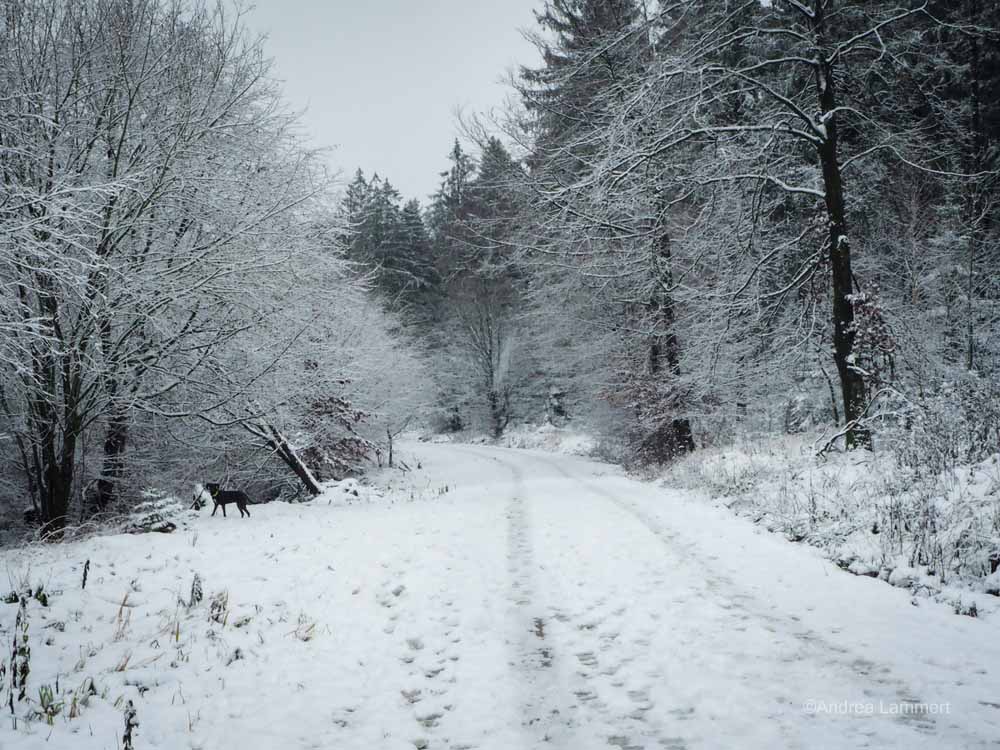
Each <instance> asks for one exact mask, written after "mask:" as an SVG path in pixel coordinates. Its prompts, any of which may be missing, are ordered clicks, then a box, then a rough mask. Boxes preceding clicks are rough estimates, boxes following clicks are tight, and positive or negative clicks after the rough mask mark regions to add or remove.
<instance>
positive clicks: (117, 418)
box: [94, 411, 128, 511]
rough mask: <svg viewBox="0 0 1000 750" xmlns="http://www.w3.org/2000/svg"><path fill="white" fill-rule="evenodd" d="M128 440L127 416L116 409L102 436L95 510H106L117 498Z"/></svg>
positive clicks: (123, 471) (123, 470)
mask: <svg viewBox="0 0 1000 750" xmlns="http://www.w3.org/2000/svg"><path fill="white" fill-rule="evenodd" d="M127 442H128V418H127V417H126V415H125V414H124V413H122V412H118V411H116V412H115V413H113V414H112V415H111V418H110V420H109V422H108V429H107V433H106V434H105V437H104V462H103V465H102V467H101V476H100V478H99V479H98V480H97V496H96V497H95V498H94V504H95V506H96V508H95V509H96V510H102V511H103V510H107V509H108V508H109V507H110V506H111V505H112V504H113V503H114V502H115V501H116V500H117V499H118V495H119V490H120V487H121V480H122V477H123V476H124V474H125V461H124V455H125V446H126V443H127Z"/></svg>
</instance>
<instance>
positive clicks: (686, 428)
mask: <svg viewBox="0 0 1000 750" xmlns="http://www.w3.org/2000/svg"><path fill="white" fill-rule="evenodd" d="M654 232H655V239H654V251H655V255H654V257H653V268H654V280H655V283H656V289H655V291H654V292H653V295H652V299H651V300H650V304H649V307H650V310H651V311H652V312H653V316H654V319H655V322H656V324H657V325H658V326H659V327H660V328H661V329H662V334H654V335H653V340H652V342H650V345H649V373H650V375H652V376H653V378H654V379H656V378H657V377H658V376H659V375H660V373H661V372H662V371H663V363H664V361H665V362H666V365H667V368H666V371H667V373H668V376H669V377H670V378H672V379H674V380H676V379H678V378H679V377H680V374H681V362H680V360H681V356H680V354H681V351H680V349H681V347H680V340H679V339H678V338H677V333H676V331H675V330H674V321H675V317H676V316H675V313H674V299H673V296H672V295H671V292H670V289H671V287H672V286H673V272H672V270H671V247H670V233H669V232H668V231H667V229H666V227H663V226H661V225H660V224H659V222H657V224H656V225H655V226H654ZM674 402H675V403H674V404H673V405H672V407H673V408H674V409H676V407H677V406H678V405H679V404H678V403H677V399H674ZM644 444H645V445H644V451H645V452H646V453H647V454H648V455H650V456H651V457H652V458H653V459H654V460H655V461H656V462H658V463H665V462H667V461H670V460H672V459H674V458H677V457H678V456H681V455H683V454H684V453H690V452H692V451H693V450H694V437H693V436H692V433H691V422H690V420H689V419H688V418H687V417H672V418H669V419H667V420H664V421H663V422H661V423H659V424H658V425H657V427H656V429H655V430H654V431H653V433H652V434H651V435H649V436H648V437H647V438H646V439H645V440H644Z"/></svg>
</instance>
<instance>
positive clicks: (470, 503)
mask: <svg viewBox="0 0 1000 750" xmlns="http://www.w3.org/2000/svg"><path fill="white" fill-rule="evenodd" d="M418 451H419V454H420V455H421V459H422V463H423V465H424V467H425V468H426V469H427V470H428V471H429V473H430V474H431V475H432V476H438V477H440V480H441V481H445V482H447V483H448V484H449V486H450V487H453V488H454V489H453V491H454V492H455V495H456V498H461V500H460V501H459V502H458V503H457V505H456V506H455V510H456V512H458V513H459V514H460V515H461V517H466V514H475V516H476V517H477V521H476V522H475V523H472V524H465V523H463V522H459V523H458V525H457V527H453V528H452V529H451V531H450V532H449V536H448V537H446V539H447V541H446V542H445V544H444V545H443V546H442V547H440V548H437V547H436V546H435V545H428V546H427V547H426V548H424V549H423V550H422V554H426V556H427V557H426V558H425V559H424V560H423V561H422V562H423V563H424V564H427V565H432V564H433V563H432V560H433V559H435V558H437V556H438V555H439V554H443V555H444V557H445V559H447V560H448V563H446V565H445V570H444V571H442V572H441V576H440V578H441V584H442V591H448V592H449V593H448V594H447V595H446V599H447V601H446V607H445V608H444V609H443V610H442V609H435V608H434V607H432V608H431V609H429V610H426V611H424V612H423V613H422V614H419V615H416V616H415V619H416V620H419V621H421V627H420V628H418V629H421V630H429V631H433V629H434V622H435V618H436V617H438V616H439V615H442V616H443V617H444V620H443V621H442V622H443V625H444V627H445V628H446V629H445V631H444V634H445V636H446V638H447V637H448V636H452V635H453V634H454V633H455V629H458V631H459V633H460V634H461V635H460V637H461V638H470V639H471V640H472V642H471V643H469V644H467V645H466V649H467V654H468V657H469V659H470V661H472V662H473V663H474V664H475V665H476V666H474V667H472V668H471V669H470V667H469V666H466V667H465V668H463V669H456V670H453V671H452V673H451V674H449V676H448V680H447V682H446V684H447V685H448V689H447V691H445V692H446V693H447V694H450V695H451V694H457V695H459V696H461V698H459V699H456V702H455V704H454V705H452V706H451V708H450V709H448V710H446V711H443V712H441V713H442V717H441V718H440V720H439V722H438V726H437V727H435V728H434V732H433V733H428V734H429V735H430V734H433V735H434V736H435V737H436V738H439V739H438V740H437V744H438V745H441V746H447V745H448V744H449V743H447V742H445V740H444V738H449V740H450V741H451V744H452V745H453V746H454V745H459V746H460V745H462V744H463V743H467V744H469V745H472V746H486V747H566V748H590V747H594V748H597V747H607V746H609V745H611V746H620V747H634V748H654V747H667V748H685V747H692V748H694V747H741V748H750V747H761V748H774V747H787V748H792V747H802V748H817V747H843V748H858V747H874V748H885V747H907V748H912V747H923V746H926V747H974V746H977V745H984V746H985V745H987V744H988V743H990V742H993V741H996V740H997V738H1000V705H998V704H1000V701H998V700H997V699H998V697H1000V693H998V688H1000V647H998V645H997V643H996V641H997V639H996V635H997V630H996V628H995V626H991V625H988V624H984V623H980V622H974V621H971V620H968V619H965V618H958V617H955V616H954V615H952V614H950V613H948V612H947V611H945V610H944V609H943V608H937V607H935V608H933V611H931V610H928V609H925V610H924V611H915V610H914V609H913V606H912V605H911V604H910V601H909V597H908V596H907V595H905V594H904V593H903V592H900V591H898V590H895V589H891V588H889V587H887V586H885V584H882V583H879V582H876V581H871V580H868V579H861V578H855V577H852V576H848V575H845V574H844V573H842V572H841V571H839V570H836V569H835V568H834V567H833V566H832V565H831V564H829V563H828V562H826V561H823V560H822V559H821V558H819V557H818V556H816V555H815V554H814V553H813V551H812V550H809V549H805V548H801V547H797V546H793V545H789V544H788V543H786V542H784V541H783V540H780V539H778V538H776V537H773V536H771V535H769V534H766V533H764V532H761V531H760V530H758V529H756V528H754V527H752V526H750V525H749V524H747V523H746V522H744V521H740V520H738V519H735V518H732V517H729V516H728V514H726V513H724V512H720V511H719V510H718V509H714V508H710V507H707V506H705V505H702V504H699V503H696V502H692V501H691V500H685V499H683V498H679V497H678V498H671V497H665V496H664V493H663V491H662V490H657V489H655V488H653V487H651V486H649V485H645V484H641V483H638V482H634V481H632V480H629V479H627V478H624V477H622V476H620V474H619V473H618V472H617V471H616V470H614V469H610V468H609V467H604V466H601V465H597V464H593V463H591V462H588V461H584V460H581V459H576V458H569V457H565V456H554V455H543V454H538V453H532V452H525V451H508V450H502V449H492V448H482V447H476V448H471V447H458V446H421V447H420V448H419V449H418ZM443 519H444V516H443V515H442V514H435V515H434V517H433V520H431V519H428V520H429V521H430V522H431V524H437V523H441V522H442V521H443ZM483 532H485V533H483ZM469 572H473V573H474V574H473V575H471V576H467V575H466V574H467V573H469ZM479 581H481V584H478V582H479ZM477 587H479V596H480V597H481V601H480V603H479V606H477V605H476V601H475V600H476V593H477V592H476V589H477ZM461 589H464V592H462V594H460V595H457V596H456V595H454V594H455V593H457V592H459V590H461ZM458 601H461V602H465V603H467V604H468V605H470V608H469V609H466V610H465V611H462V610H463V607H458V608H455V607H456V604H455V603H456V602H458ZM463 623H468V625H469V627H467V628H464V629H463V628H462V625H463ZM446 650H447V649H446ZM449 658H450V657H449ZM431 673H432V671H428V672H422V671H421V669H417V670H414V671H413V672H412V673H411V674H410V677H411V678H412V679H414V680H416V681H418V682H420V681H421V674H422V675H423V678H424V680H423V684H422V686H421V687H420V689H421V690H422V694H424V693H426V694H427V695H429V696H432V697H433V696H435V694H436V693H437V692H438V689H437V683H435V682H434V680H436V679H437V677H433V678H432V677H430V676H429V675H430V674H431ZM450 700H451V699H450V698H449V701H450ZM918 706H919V707H920V708H919V709H917V707H918ZM924 707H926V711H924ZM934 711H937V712H938V713H933V714H932V713H931V712H934ZM417 714H419V710H418V711H417ZM451 714H454V715H453V716H452V715H451ZM463 714H464V715H463ZM449 724H450V725H451V726H453V727H455V728H456V729H457V728H458V727H462V728H464V729H465V732H464V733H462V734H459V733H455V734H454V735H452V736H449V732H448V728H449ZM479 732H482V733H481V734H480V733H479ZM501 738H503V739H501Z"/></svg>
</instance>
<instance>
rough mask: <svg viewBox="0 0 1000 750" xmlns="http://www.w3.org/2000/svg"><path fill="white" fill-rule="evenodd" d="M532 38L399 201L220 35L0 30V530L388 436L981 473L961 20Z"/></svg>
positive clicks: (652, 20)
mask: <svg viewBox="0 0 1000 750" xmlns="http://www.w3.org/2000/svg"><path fill="white" fill-rule="evenodd" d="M540 5H541V7H540V8H539V10H538V11H537V12H536V26H535V28H534V29H533V30H531V31H530V33H531V35H532V39H533V41H534V42H535V44H536V45H537V47H538V49H539V52H540V53H541V57H540V60H541V61H540V63H538V64H537V65H536V66H534V67H531V66H525V67H522V68H520V69H518V70H517V71H515V72H513V73H512V74H511V76H510V85H511V92H512V94H513V96H512V97H511V103H510V105H509V106H508V108H507V109H506V110H505V111H503V112H499V113H495V114H494V116H492V117H490V118H483V119H475V118H473V119H472V120H470V121H468V122H466V123H464V125H465V128H464V131H465V136H466V137H464V138H463V139H462V140H461V141H456V143H455V145H454V147H453V148H452V150H451V152H450V153H448V154H446V155H443V159H442V164H443V166H444V169H443V171H442V173H441V175H440V188H439V189H438V190H437V192H436V193H435V194H434V195H433V196H430V199H429V200H428V201H427V203H426V205H421V204H420V203H419V202H418V201H416V200H414V199H408V198H406V197H404V196H401V195H400V193H399V192H398V191H397V190H396V189H395V188H394V187H393V186H392V184H391V179H392V176H391V175H375V174H366V173H365V172H364V171H363V170H358V172H357V173H356V174H355V175H353V177H351V178H349V179H348V181H347V182H346V184H344V185H341V186H340V187H339V188H338V186H337V185H336V184H335V183H333V182H331V181H330V180H329V179H328V178H327V177H326V176H325V175H324V174H323V171H322V170H321V168H320V167H319V162H318V159H317V156H316V155H315V154H312V153H310V152H309V151H308V149H306V148H305V147H304V146H303V145H302V141H301V140H300V138H299V137H298V135H297V133H296V130H295V122H294V118H292V117H291V116H289V115H288V114H287V112H286V111H285V109H284V108H283V106H282V104H281V100H280V95H279V91H278V89H277V87H276V85H275V84H274V82H273V80H272V79H271V77H270V73H269V68H268V64H267V62H266V61H265V58H264V56H263V54H262V51H261V47H260V43H259V41H256V40H254V39H253V38H251V37H249V36H248V35H247V33H246V32H245V30H244V27H243V24H242V19H241V18H240V17H239V15H238V14H236V13H235V12H234V11H233V10H232V9H230V8H228V6H225V5H221V6H212V7H204V6H201V5H196V4H192V3H190V2H186V1H184V0H131V1H129V2H126V1H125V0H78V1H77V2H68V1H67V0H44V1H43V2H22V1H19V0H8V1H7V2H6V3H4V4H3V5H2V6H0V7H3V9H4V11H3V12H4V16H5V18H4V21H5V26H4V28H3V29H2V30H0V61H2V70H0V75H2V76H3V79H2V84H3V85H2V91H3V92H4V93H3V94H0V150H2V154H3V161H2V164H0V171H2V173H3V187H2V191H3V192H2V194H0V222H2V231H0V263H2V266H0V281H2V283H3V296H2V298H0V326H2V328H3V343H2V347H0V367H2V368H3V385H2V391H0V419H2V423H0V458H2V460H3V465H2V467H0V481H2V483H3V484H2V485H0V494H2V496H3V498H5V500H6V502H7V503H8V505H10V506H11V507H13V506H14V505H16V504H18V499H19V498H20V499H22V500H23V498H25V497H30V498H31V499H32V502H31V503H29V504H33V505H34V506H35V507H36V508H37V509H38V512H39V517H40V518H41V519H43V520H45V521H47V522H49V523H53V524H55V525H56V526H58V525H60V524H61V523H64V522H66V520H67V519H70V518H71V519H73V520H75V519H76V515H74V514H80V515H84V514H86V513H89V512H93V511H96V510H103V509H109V508H112V507H115V506H116V504H118V505H121V504H127V503H128V502H131V501H133V500H134V499H135V498H136V497H137V493H139V492H140V491H141V490H142V489H144V488H147V487H164V486H168V485H169V486H173V485H175V484H176V483H177V482H179V481H182V480H194V479H199V478H201V477H203V476H207V475H208V474H209V473H211V474H212V476H222V475H227V476H233V477H238V478H240V479H241V481H243V482H250V481H257V482H258V483H259V484H260V486H261V487H262V488H265V489H266V492H268V493H269V494H270V495H271V496H275V495H277V494H279V493H280V492H282V491H285V492H293V491H295V489H296V488H300V489H301V488H305V489H306V490H308V491H309V492H315V491H316V490H317V489H318V484H319V482H321V481H322V480H323V479H326V478H330V477H338V476H342V475H344V474H345V473H349V472H353V471H357V470H358V469H359V467H361V466H363V465H365V464H366V462H371V461H375V462H379V461H381V460H383V457H384V456H386V455H387V452H388V450H389V449H390V448H391V444H392V440H393V439H394V437H395V436H396V435H398V434H399V433H400V432H401V431H402V430H404V429H407V428H408V427H410V426H416V425H421V426H430V427H433V428H434V429H438V430H442V431H462V430H467V431H474V432H480V431H482V432H487V433H489V434H491V435H493V436H494V437H500V436H501V435H502V434H503V432H504V431H505V429H506V428H507V427H508V425H510V424H511V423H512V422H515V421H534V422H538V421H542V420H545V419H548V420H549V421H552V422H556V423H562V422H563V421H566V420H574V421H577V422H579V423H582V424H584V425H585V426H586V428H587V429H589V430H592V431H595V432H597V433H599V434H601V435H602V436H604V437H605V438H606V440H607V441H608V443H609V444H611V445H614V446H616V450H617V451H618V455H619V456H621V457H624V458H626V459H628V460H633V461H639V462H663V461H669V460H671V459H672V458H675V457H677V456H678V455H680V454H682V453H686V452H688V451H691V450H695V449H696V448H697V447H699V446H704V445H709V444H716V443H719V442H723V441H725V440H728V439H730V438H731V437H732V435H733V434H734V431H736V430H737V429H744V430H750V431H752V430H759V431H772V432H778V431H787V432H798V431H802V430H805V429H811V428H825V429H826V435H827V438H826V439H825V440H824V441H823V444H822V445H820V446H819V447H820V448H827V447H832V446H834V445H836V446H842V447H845V448H862V449H865V448H868V449H870V448H876V449H881V448H882V446H883V445H884V446H887V447H889V448H891V449H893V450H896V451H897V452H898V453H899V455H900V457H901V458H902V459H904V460H906V461H909V462H913V463H917V464H922V465H926V464H927V463H928V462H936V463H935V465H938V464H941V462H946V461H951V462H955V461H971V460H976V459H978V458H980V457H982V456H983V455H985V454H986V453H989V452H991V451H995V450H996V449H997V445H998V444H1000V325H998V322H1000V271H998V268H1000V237H998V235H1000V222H998V219H1000V206H998V199H997V187H998V174H1000V143H998V139H1000V97H998V96H997V91H998V90H1000V36H998V29H1000V8H998V7H997V6H996V4H994V3H988V2H983V0H947V1H946V0H938V1H931V0H928V2H922V3H918V2H905V1H903V0H896V1H895V2H890V1H883V0H865V1H864V2H861V1H860V0H770V1H768V0H746V1H744V2H740V1H738V0H721V1H716V0H712V1H709V0H680V1H678V2H669V1H667V0H664V1H663V2H652V1H642V0H549V1H548V2H545V3H541V4H540ZM386 95H387V96H391V92H386ZM282 477H287V478H288V479H282ZM24 504H25V503H23V502H20V504H19V506H18V507H20V506H23V505H24Z"/></svg>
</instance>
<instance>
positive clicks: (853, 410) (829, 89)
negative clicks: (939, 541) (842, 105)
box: [813, 0, 872, 449]
mask: <svg viewBox="0 0 1000 750" xmlns="http://www.w3.org/2000/svg"><path fill="white" fill-rule="evenodd" d="M813 12H814V16H813V24H814V31H815V34H816V42H817V44H816V46H817V58H818V60H819V62H818V64H817V66H816V88H817V92H818V95H819V109H820V113H821V116H822V117H823V118H824V120H823V122H824V125H825V128H826V135H825V137H824V138H823V139H822V141H821V143H820V144H819V145H818V146H817V153H818V156H819V161H820V167H821V168H822V171H823V186H824V189H825V193H826V213H827V222H828V224H829V240H828V241H829V243H830V248H829V261H830V273H831V289H832V296H833V358H834V362H835V363H836V365H837V375H838V376H839V378H840V391H841V398H842V399H843V402H844V419H845V421H846V423H847V432H846V433H845V440H846V442H847V447H848V449H852V448H871V446H872V439H871V433H870V431H869V430H868V429H866V428H864V427H861V426H859V425H858V424H857V421H858V420H859V419H860V418H861V415H862V414H863V413H864V409H865V399H866V392H865V381H864V377H863V376H862V374H861V372H860V371H858V369H857V368H855V366H854V338H855V329H854V306H853V304H852V302H851V296H852V295H853V294H854V275H853V273H852V271H851V245H850V242H849V239H848V234H847V211H846V207H845V205H846V204H845V198H844V182H843V178H842V175H841V172H840V162H839V161H838V153H837V115H836V113H835V112H834V110H835V109H836V107H837V95H836V89H835V88H834V63H833V62H827V60H828V59H829V57H828V55H829V51H828V50H827V49H826V44H825V41H824V37H825V33H826V28H825V24H826V19H825V15H824V13H825V3H823V2H819V1H818V0H817V1H816V2H814V3H813Z"/></svg>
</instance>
